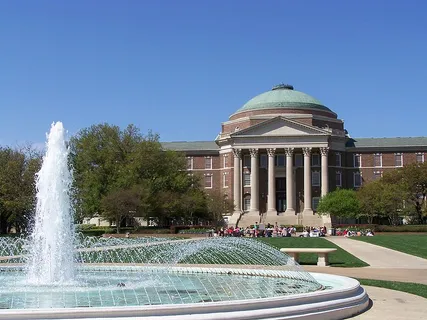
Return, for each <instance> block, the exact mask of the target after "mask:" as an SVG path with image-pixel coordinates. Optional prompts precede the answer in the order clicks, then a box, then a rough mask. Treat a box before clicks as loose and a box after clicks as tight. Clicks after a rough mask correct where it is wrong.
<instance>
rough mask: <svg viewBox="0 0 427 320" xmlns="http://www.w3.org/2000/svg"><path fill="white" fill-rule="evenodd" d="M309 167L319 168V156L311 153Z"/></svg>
mask: <svg viewBox="0 0 427 320" xmlns="http://www.w3.org/2000/svg"><path fill="white" fill-rule="evenodd" d="M311 166H312V167H318V166H320V154H318V153H313V154H312V155H311Z"/></svg>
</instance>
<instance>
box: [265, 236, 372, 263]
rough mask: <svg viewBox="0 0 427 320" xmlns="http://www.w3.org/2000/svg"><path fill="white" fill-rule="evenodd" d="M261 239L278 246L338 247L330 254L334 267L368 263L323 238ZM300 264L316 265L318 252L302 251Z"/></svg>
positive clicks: (330, 260) (330, 261)
mask: <svg viewBox="0 0 427 320" xmlns="http://www.w3.org/2000/svg"><path fill="white" fill-rule="evenodd" d="M258 240H259V241H263V242H265V243H268V244H270V245H272V246H274V247H276V248H279V249H280V248H337V251H335V252H332V253H330V254H329V263H330V264H331V266H332V267H347V268H355V267H366V266H368V264H367V263H365V262H364V261H362V260H360V259H358V258H356V257H355V256H353V255H351V254H350V253H348V252H347V251H345V250H343V249H341V248H340V247H339V246H337V245H335V244H333V243H331V242H329V241H327V240H325V239H322V238H299V237H298V238H297V237H291V238H258ZM300 264H302V265H304V264H305V265H316V264H317V254H315V253H301V254H300Z"/></svg>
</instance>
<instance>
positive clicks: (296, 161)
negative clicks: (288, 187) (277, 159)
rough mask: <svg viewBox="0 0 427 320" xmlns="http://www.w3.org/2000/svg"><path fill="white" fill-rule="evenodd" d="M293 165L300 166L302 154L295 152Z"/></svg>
mask: <svg viewBox="0 0 427 320" xmlns="http://www.w3.org/2000/svg"><path fill="white" fill-rule="evenodd" d="M295 167H302V154H301V153H297V154H296V155H295Z"/></svg>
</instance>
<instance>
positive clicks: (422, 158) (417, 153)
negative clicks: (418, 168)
mask: <svg viewBox="0 0 427 320" xmlns="http://www.w3.org/2000/svg"><path fill="white" fill-rule="evenodd" d="M419 155H421V162H418V161H417V156H419ZM415 163H424V152H416V153H415Z"/></svg>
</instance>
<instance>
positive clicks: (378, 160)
mask: <svg viewBox="0 0 427 320" xmlns="http://www.w3.org/2000/svg"><path fill="white" fill-rule="evenodd" d="M382 166H383V157H382V154H381V153H376V154H374V167H382Z"/></svg>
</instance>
